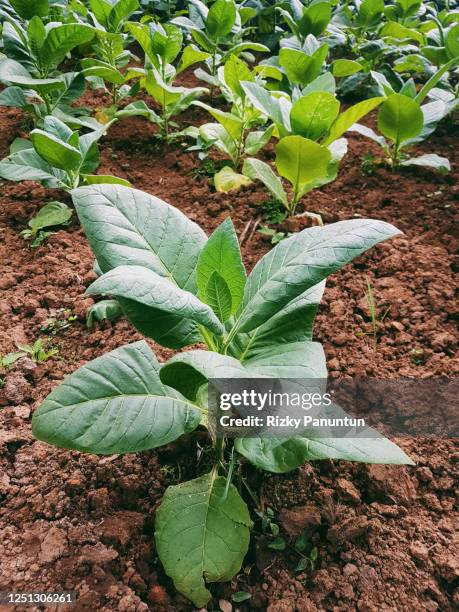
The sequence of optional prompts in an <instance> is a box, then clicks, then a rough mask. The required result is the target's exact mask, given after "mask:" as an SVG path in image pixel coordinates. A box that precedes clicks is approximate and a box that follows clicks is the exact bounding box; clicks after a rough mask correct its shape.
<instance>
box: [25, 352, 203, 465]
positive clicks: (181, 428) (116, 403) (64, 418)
mask: <svg viewBox="0 0 459 612" xmlns="http://www.w3.org/2000/svg"><path fill="white" fill-rule="evenodd" d="M158 372H159V364H158V362H157V360H156V358H155V356H154V354H153V352H152V351H151V349H150V348H149V347H148V345H147V344H146V343H145V342H143V341H142V342H136V343H135V344H130V345H126V346H123V347H121V348H118V349H116V350H114V351H112V352H110V353H107V354H106V355H103V356H102V357H98V358H97V359H95V360H94V361H91V362H89V363H88V364H86V365H84V366H83V367H82V368H80V369H79V370H77V371H76V372H74V373H73V374H71V375H70V376H68V377H67V378H66V379H65V380H64V381H63V382H62V383H61V384H60V385H59V386H58V387H57V388H56V389H55V390H54V391H52V392H51V393H50V395H48V397H47V398H46V399H45V401H44V402H43V403H42V404H41V406H40V407H39V408H38V410H36V412H35V413H34V415H33V421H32V429H33V433H34V435H35V437H36V438H38V439H39V440H42V441H44V442H48V443H49V444H54V445H57V446H61V447H63V448H70V449H76V450H80V451H87V452H91V453H97V454H113V453H133V452H138V451H142V450H147V449H150V448H156V447H158V446H162V445H163V444H167V443H169V442H171V441H173V440H175V439H176V438H178V437H179V436H181V435H182V434H184V433H189V432H190V431H193V429H195V428H196V427H197V426H198V425H199V422H200V419H201V411H200V409H198V408H197V407H196V406H194V405H192V404H190V402H189V401H188V400H186V399H185V398H184V397H183V396H181V395H180V394H179V393H178V392H177V391H175V390H173V389H170V388H168V387H166V386H165V385H163V384H162V383H161V381H160V379H159V376H158Z"/></svg>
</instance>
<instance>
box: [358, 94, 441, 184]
mask: <svg viewBox="0 0 459 612" xmlns="http://www.w3.org/2000/svg"><path fill="white" fill-rule="evenodd" d="M420 99H421V98H420V96H419V95H417V96H415V97H414V98H412V97H410V96H408V95H404V94H401V93H394V94H391V95H389V96H388V97H387V98H386V100H385V101H384V103H383V104H382V105H381V107H380V109H379V113H378V130H379V131H380V133H381V134H382V135H378V134H376V133H375V132H374V130H372V129H371V128H369V127H367V126H364V125H360V124H359V123H355V124H354V125H353V126H352V128H351V130H352V131H354V132H358V133H359V134H362V135H363V136H367V137H368V138H370V139H371V140H373V141H374V142H376V143H377V144H379V145H380V146H381V148H382V149H383V151H384V153H385V157H386V160H387V163H388V164H389V165H390V166H391V167H392V168H396V167H398V166H423V167H427V168H434V169H436V170H440V171H442V172H448V171H449V170H450V163H449V161H448V159H446V157H440V156H439V155H436V154H435V153H425V154H424V155H421V156H419V157H411V156H410V155H409V154H408V153H407V152H406V149H408V148H409V147H412V146H413V145H415V144H418V143H419V142H422V141H423V140H425V139H426V138H427V136H429V135H430V134H431V133H432V132H433V131H434V130H435V128H436V127H437V125H438V123H439V122H440V120H441V119H443V117H444V116H445V109H446V108H447V107H446V104H445V103H444V102H443V101H442V100H435V101H433V102H429V103H427V104H424V105H423V106H421V104H420V101H419V100H420Z"/></svg>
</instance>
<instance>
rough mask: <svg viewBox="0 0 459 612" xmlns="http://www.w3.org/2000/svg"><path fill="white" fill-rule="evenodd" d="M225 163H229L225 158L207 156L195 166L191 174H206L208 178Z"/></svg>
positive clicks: (195, 175)
mask: <svg viewBox="0 0 459 612" xmlns="http://www.w3.org/2000/svg"><path fill="white" fill-rule="evenodd" d="M225 165H227V162H226V161H225V160H219V161H215V160H214V159H211V158H210V157H206V158H205V159H203V161H202V163H201V164H200V165H199V166H197V167H196V168H193V170H192V171H191V174H192V175H193V176H194V177H197V176H205V177H207V178H211V177H213V176H214V175H215V174H216V173H217V172H218V171H219V170H221V169H222V168H223V167H224V166H225Z"/></svg>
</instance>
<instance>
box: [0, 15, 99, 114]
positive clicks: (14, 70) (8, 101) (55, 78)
mask: <svg viewBox="0 0 459 612" xmlns="http://www.w3.org/2000/svg"><path fill="white" fill-rule="evenodd" d="M18 4H20V3H18ZM21 4H22V3H21ZM46 4H47V3H46ZM27 14H29V13H27ZM94 34H95V29H94V28H93V27H91V26H90V25H88V24H83V23H53V22H51V23H48V24H47V25H46V26H45V24H44V22H43V19H42V17H40V16H39V14H35V15H34V16H32V17H31V18H30V21H28V22H23V21H21V20H20V19H19V18H14V17H9V18H8V19H6V20H5V21H4V23H3V33H2V37H3V46H4V52H5V55H6V59H4V60H3V61H1V62H0V82H2V83H3V84H5V85H6V89H4V90H3V91H2V92H1V94H0V105H1V106H13V107H17V108H22V109H24V110H25V111H26V112H29V113H30V114H31V116H32V118H33V120H34V122H35V124H40V125H41V123H42V119H43V118H44V117H45V116H46V115H52V114H58V113H59V112H60V113H61V115H63V116H64V117H65V116H67V115H69V114H70V115H76V114H77V113H78V111H76V110H75V109H72V108H71V106H70V105H71V103H72V102H73V101H74V100H75V99H77V98H78V97H79V96H81V94H82V93H83V91H84V78H83V77H82V75H81V74H79V73H78V72H68V73H65V74H62V73H61V72H60V71H59V70H58V66H59V65H60V64H61V62H62V61H63V60H64V58H65V56H66V55H67V54H68V53H69V51H71V50H72V49H74V48H75V47H77V46H78V45H84V44H86V43H88V42H90V41H91V40H92V39H93V37H94ZM72 121H74V122H78V118H77V117H76V116H73V117H72Z"/></svg>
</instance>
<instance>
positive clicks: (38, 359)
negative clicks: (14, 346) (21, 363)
mask: <svg viewBox="0 0 459 612" xmlns="http://www.w3.org/2000/svg"><path fill="white" fill-rule="evenodd" d="M47 345H48V343H47V342H46V341H44V340H42V339H41V338H38V339H37V340H35V342H34V343H33V344H18V349H19V350H20V351H21V353H22V356H24V355H28V356H29V357H30V358H31V359H32V361H34V362H35V363H45V362H46V361H48V359H51V357H54V356H55V355H57V354H58V353H59V349H58V348H57V347H53V346H51V347H50V348H47Z"/></svg>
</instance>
